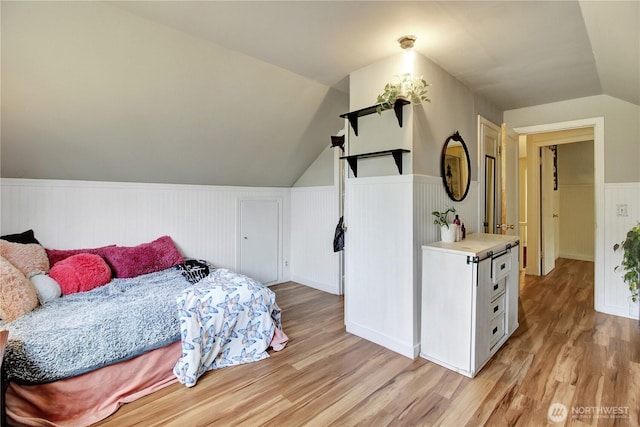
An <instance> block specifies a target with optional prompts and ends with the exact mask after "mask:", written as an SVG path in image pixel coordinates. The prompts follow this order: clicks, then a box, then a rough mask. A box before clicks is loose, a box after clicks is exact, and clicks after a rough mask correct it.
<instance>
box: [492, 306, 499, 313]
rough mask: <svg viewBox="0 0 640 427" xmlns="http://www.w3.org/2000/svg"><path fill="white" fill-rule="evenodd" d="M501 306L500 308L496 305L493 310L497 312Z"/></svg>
mask: <svg viewBox="0 0 640 427" xmlns="http://www.w3.org/2000/svg"><path fill="white" fill-rule="evenodd" d="M499 308H500V306H499V305H496V306H495V307H493V312H494V313H495V312H496V311H498V309H499Z"/></svg>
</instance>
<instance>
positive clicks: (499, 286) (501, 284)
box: [489, 277, 507, 301]
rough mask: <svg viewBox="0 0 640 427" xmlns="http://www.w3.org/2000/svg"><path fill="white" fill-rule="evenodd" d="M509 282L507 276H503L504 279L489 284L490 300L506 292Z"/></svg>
mask: <svg viewBox="0 0 640 427" xmlns="http://www.w3.org/2000/svg"><path fill="white" fill-rule="evenodd" d="M506 283H507V278H506V277H505V278H503V279H502V280H500V281H498V282H496V283H491V284H489V286H490V289H489V301H493V300H494V299H496V297H497V296H498V295H500V294H503V293H504V289H505V286H506Z"/></svg>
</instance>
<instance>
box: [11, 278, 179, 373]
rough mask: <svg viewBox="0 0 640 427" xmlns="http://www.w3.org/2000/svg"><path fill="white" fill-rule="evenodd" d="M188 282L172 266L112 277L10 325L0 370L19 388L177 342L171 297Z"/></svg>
mask: <svg viewBox="0 0 640 427" xmlns="http://www.w3.org/2000/svg"><path fill="white" fill-rule="evenodd" d="M188 286H191V284H190V283H189V282H188V281H187V280H186V279H185V278H184V277H183V276H182V274H181V273H180V272H179V271H178V270H176V269H175V268H170V269H167V270H163V271H160V272H157V273H151V274H146V275H143V276H139V277H134V278H132V279H114V280H113V281H111V282H110V283H109V284H107V285H105V286H102V287H100V288H97V289H94V290H92V291H89V292H82V293H77V294H72V295H68V296H64V297H62V298H58V299H57V300H55V301H52V302H49V303H47V304H45V305H44V306H42V307H40V308H38V309H36V310H34V311H33V312H31V313H29V314H27V315H25V316H22V317H21V318H19V319H17V320H15V321H13V322H11V323H2V322H0V329H8V330H9V341H8V343H7V348H6V351H5V358H4V362H3V365H2V367H3V368H4V369H6V371H5V372H6V373H7V375H8V378H9V379H10V380H11V381H15V382H18V383H21V384H42V383H47V382H51V381H56V380H59V379H63V378H67V377H71V376H75V375H79V374H82V373H85V372H88V371H91V370H94V369H97V368H100V367H103V366H106V365H110V364H113V363H115V362H119V361H123V360H127V359H131V358H132V357H135V356H138V355H140V354H142V353H145V352H147V351H149V350H153V349H155V348H159V347H162V346H165V345H168V344H170V343H172V342H175V341H179V340H180V327H179V324H178V319H177V310H176V299H177V297H178V296H179V295H180V294H181V292H182V290H183V289H185V288H186V287H188Z"/></svg>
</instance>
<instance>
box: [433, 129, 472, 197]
mask: <svg viewBox="0 0 640 427" xmlns="http://www.w3.org/2000/svg"><path fill="white" fill-rule="evenodd" d="M451 141H457V142H459V143H460V144H462V148H463V149H464V155H465V157H466V158H467V182H465V183H464V184H463V185H464V192H463V193H462V196H460V198H459V199H456V198H455V197H454V195H453V193H452V191H451V189H450V188H449V186H448V185H447V173H446V165H445V159H446V155H447V147H448V146H449V142H451ZM461 160H462V159H461ZM440 174H441V175H442V183H443V184H444V189H445V190H446V192H447V195H448V196H449V198H450V199H451V200H453V201H454V202H461V201H463V200H464V199H465V197H467V193H469V186H470V185H471V159H470V157H469V149H468V148H467V144H466V143H465V142H464V139H462V137H461V136H460V133H458V131H456V133H454V134H453V135H451V136H450V137H448V138H447V140H446V141H445V142H444V145H443V146H442V154H441V156H440Z"/></svg>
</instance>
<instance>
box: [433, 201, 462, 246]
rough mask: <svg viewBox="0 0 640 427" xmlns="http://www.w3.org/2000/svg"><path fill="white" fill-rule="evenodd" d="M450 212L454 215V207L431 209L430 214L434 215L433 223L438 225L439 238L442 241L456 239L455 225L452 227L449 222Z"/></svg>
mask: <svg viewBox="0 0 640 427" xmlns="http://www.w3.org/2000/svg"><path fill="white" fill-rule="evenodd" d="M449 213H452V214H454V215H455V213H456V208H454V207H450V208H449V209H447V210H446V211H444V212H439V211H433V212H431V214H432V215H433V216H434V220H433V223H434V224H435V225H438V226H440V238H441V240H442V241H443V242H447V243H451V242H455V241H456V227H452V226H453V224H452V223H449V219H448V215H449Z"/></svg>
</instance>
